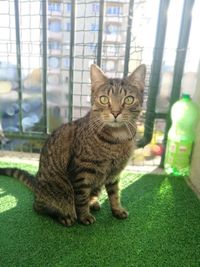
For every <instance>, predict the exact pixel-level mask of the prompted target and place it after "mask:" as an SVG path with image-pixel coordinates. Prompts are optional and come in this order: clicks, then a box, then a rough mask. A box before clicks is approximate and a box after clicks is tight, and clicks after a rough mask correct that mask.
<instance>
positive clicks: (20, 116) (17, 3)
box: [14, 0, 23, 133]
mask: <svg viewBox="0 0 200 267" xmlns="http://www.w3.org/2000/svg"><path fill="white" fill-rule="evenodd" d="M14 4H15V34H16V52H17V74H18V84H19V86H18V104H19V131H20V133H22V132H23V127H22V66H21V45H20V26H19V2H18V0H15V2H14Z"/></svg>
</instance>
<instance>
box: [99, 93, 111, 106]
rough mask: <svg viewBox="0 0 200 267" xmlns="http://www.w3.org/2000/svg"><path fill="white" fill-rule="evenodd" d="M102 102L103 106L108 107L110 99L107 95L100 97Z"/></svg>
mask: <svg viewBox="0 0 200 267" xmlns="http://www.w3.org/2000/svg"><path fill="white" fill-rule="evenodd" d="M100 102H101V104H103V105H106V104H108V102H109V99H108V97H107V96H106V95H102V96H101V97H100Z"/></svg>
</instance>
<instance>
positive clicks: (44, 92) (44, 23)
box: [42, 0, 47, 134]
mask: <svg viewBox="0 0 200 267" xmlns="http://www.w3.org/2000/svg"><path fill="white" fill-rule="evenodd" d="M42 67H43V68H42V69H43V72H42V102H43V106H42V107H43V123H44V126H43V127H44V128H43V132H44V133H45V134H46V133H47V1H46V0H43V1H42Z"/></svg>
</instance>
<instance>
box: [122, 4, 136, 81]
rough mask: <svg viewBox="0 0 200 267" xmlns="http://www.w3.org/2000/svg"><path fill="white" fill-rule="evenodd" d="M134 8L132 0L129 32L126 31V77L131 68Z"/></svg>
mask: <svg viewBox="0 0 200 267" xmlns="http://www.w3.org/2000/svg"><path fill="white" fill-rule="evenodd" d="M133 8H134V0H130V1H129V13H128V22H127V32H126V50H125V59H124V77H125V76H127V75H128V70H129V60H130V48H131V29H132V21H133Z"/></svg>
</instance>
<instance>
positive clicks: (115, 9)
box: [106, 6, 121, 15]
mask: <svg viewBox="0 0 200 267" xmlns="http://www.w3.org/2000/svg"><path fill="white" fill-rule="evenodd" d="M106 13H107V14H108V15H120V14H121V7H119V6H109V7H107V10H106Z"/></svg>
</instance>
